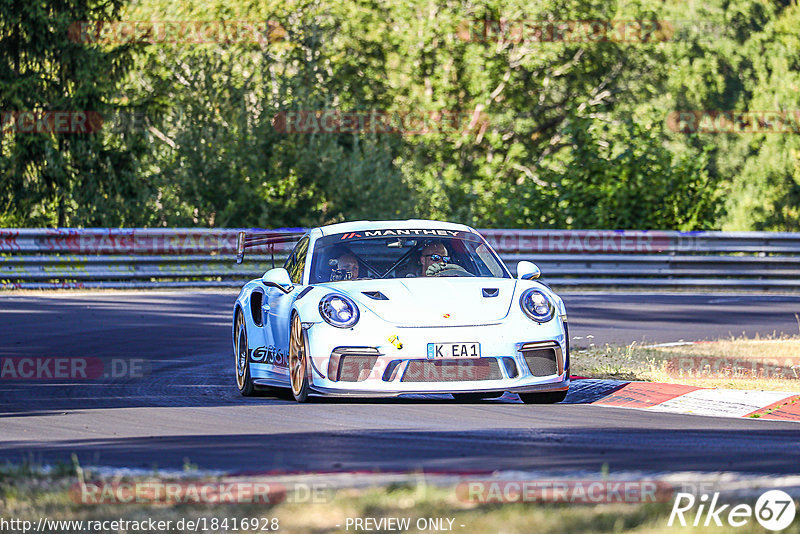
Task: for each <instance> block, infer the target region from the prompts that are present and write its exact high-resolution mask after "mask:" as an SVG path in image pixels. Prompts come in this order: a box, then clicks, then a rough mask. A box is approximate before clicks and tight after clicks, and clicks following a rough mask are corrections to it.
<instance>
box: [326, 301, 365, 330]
mask: <svg viewBox="0 0 800 534" xmlns="http://www.w3.org/2000/svg"><path fill="white" fill-rule="evenodd" d="M319 314H320V315H322V318H323V319H325V322H327V323H328V324H330V325H332V326H335V327H337V328H350V327H351V326H353V325H354V324H356V323H357V322H358V317H359V313H358V306H356V303H355V302H353V301H352V300H350V299H349V298H347V297H345V296H344V295H339V294H337V293H331V294H329V295H325V297H323V298H322V300H320V301H319Z"/></svg>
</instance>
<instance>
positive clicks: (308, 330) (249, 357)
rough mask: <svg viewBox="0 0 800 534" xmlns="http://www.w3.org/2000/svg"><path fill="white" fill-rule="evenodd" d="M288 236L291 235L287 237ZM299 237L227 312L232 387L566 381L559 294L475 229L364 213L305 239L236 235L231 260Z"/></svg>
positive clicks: (449, 389)
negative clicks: (508, 260) (508, 261)
mask: <svg viewBox="0 0 800 534" xmlns="http://www.w3.org/2000/svg"><path fill="white" fill-rule="evenodd" d="M298 238H299V239H298ZM294 240H297V244H296V245H295V247H294V249H293V250H292V251H291V253H289V255H288V258H287V259H286V262H285V264H284V266H283V267H279V268H273V269H271V270H268V271H267V272H265V273H264V275H263V276H262V277H261V278H259V279H255V280H251V281H249V282H247V283H246V284H245V285H244V287H243V288H242V290H241V292H240V293H239V296H238V297H237V299H236V303H235V306H234V310H233V329H232V334H233V351H234V356H235V358H234V359H235V371H236V383H237V386H238V388H239V391H240V392H241V393H242V395H253V394H254V393H255V392H256V390H257V388H263V387H267V388H286V389H290V390H291V392H292V395H293V396H294V398H295V399H296V400H297V401H299V402H303V401H306V400H307V399H308V397H309V395H325V396H327V395H330V396H358V397H365V396H379V397H383V396H398V395H403V394H435V393H448V394H452V395H453V396H455V397H456V398H462V399H472V398H484V397H487V398H488V397H496V396H500V395H502V394H503V393H504V392H513V393H517V394H519V396H520V398H521V399H522V400H523V401H524V402H528V403H552V402H559V401H561V400H563V399H564V397H565V396H566V393H567V390H568V388H569V383H570V373H569V335H568V325H567V315H566V310H565V307H564V303H563V301H562V300H561V298H559V297H558V296H557V295H556V294H555V293H553V291H551V290H550V288H549V287H548V286H547V285H545V284H543V283H541V282H540V281H538V280H537V278H538V277H539V274H540V273H539V269H538V268H537V267H536V265H534V264H533V263H530V262H527V261H521V262H519V264H518V265H517V276H516V278H514V277H512V276H511V273H510V272H509V270H508V269H507V268H506V266H505V265H504V264H503V262H502V261H501V260H500V258H499V257H498V255H497V253H496V252H495V251H494V250H493V249H492V247H491V246H490V245H489V243H487V241H486V240H485V239H484V238H483V237H482V236H481V235H480V234H479V233H478V232H477V231H475V230H474V229H472V228H470V227H469V226H464V225H460V224H451V223H444V222H436V221H424V220H408V221H383V222H381V221H361V222H349V223H341V224H333V225H330V226H324V227H320V228H314V229H312V230H310V231H308V232H307V233H305V234H304V235H302V236H296V235H291V234H289V235H287V234H276V233H271V232H264V231H262V232H258V231H256V232H242V233H240V235H239V242H238V258H237V261H239V262H241V260H242V258H243V257H244V254H245V250H246V249H248V248H252V247H257V246H262V247H263V246H265V245H274V244H275V243H280V242H287V241H294Z"/></svg>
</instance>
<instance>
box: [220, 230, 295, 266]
mask: <svg viewBox="0 0 800 534" xmlns="http://www.w3.org/2000/svg"><path fill="white" fill-rule="evenodd" d="M303 235H304V232H302V231H289V232H287V231H281V230H244V231H242V232H239V235H238V236H237V238H236V263H242V261H244V254H245V251H246V250H247V249H249V248H255V247H269V249H270V253H271V254H272V263H273V264H274V263H275V245H278V244H282V243H294V242H296V241H299V240H300V238H301V237H303Z"/></svg>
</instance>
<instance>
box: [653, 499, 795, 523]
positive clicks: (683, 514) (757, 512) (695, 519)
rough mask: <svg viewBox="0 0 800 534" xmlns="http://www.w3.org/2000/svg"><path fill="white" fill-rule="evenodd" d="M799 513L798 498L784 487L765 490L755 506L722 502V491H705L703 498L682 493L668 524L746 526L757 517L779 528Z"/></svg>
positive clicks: (674, 505) (759, 521)
mask: <svg viewBox="0 0 800 534" xmlns="http://www.w3.org/2000/svg"><path fill="white" fill-rule="evenodd" d="M795 513H796V509H795V503H794V500H792V497H791V496H790V495H789V494H788V493H786V492H785V491H781V490H770V491H767V492H765V493H763V494H762V495H761V496H760V497H759V498H758V500H757V501H756V504H755V506H750V505H749V504H735V505H733V504H730V503H728V504H720V502H719V493H714V495H713V496H711V497H709V495H708V494H707V493H704V494H702V495H700V497H699V498H696V497H695V496H694V495H693V494H691V493H678V494H677V495H676V496H675V504H673V506H672V512H671V513H670V515H669V521H668V522H667V526H670V527H671V526H673V525H675V524H676V523H677V524H679V525H680V526H682V527H685V526H688V525H691V526H694V527H699V526H704V527H709V526H717V527H743V526H745V525H746V524H747V523H748V522H749V521H751V520H752V519H753V517H755V519H756V521H758V523H759V524H760V525H761V526H762V527H764V528H765V529H767V530H772V531H778V530H783V529H785V528H787V527H788V526H789V525H791V524H792V521H794V516H795Z"/></svg>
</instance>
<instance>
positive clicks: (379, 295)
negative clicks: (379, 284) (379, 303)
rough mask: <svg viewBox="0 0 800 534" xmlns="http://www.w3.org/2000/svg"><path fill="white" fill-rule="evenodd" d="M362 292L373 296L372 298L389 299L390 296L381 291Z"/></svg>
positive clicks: (370, 296)
mask: <svg viewBox="0 0 800 534" xmlns="http://www.w3.org/2000/svg"><path fill="white" fill-rule="evenodd" d="M362 293H363V294H365V295H366V296H368V297H369V298H371V299H372V300H389V297H387V296H386V295H384V294H383V293H381V292H380V291H362Z"/></svg>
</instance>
